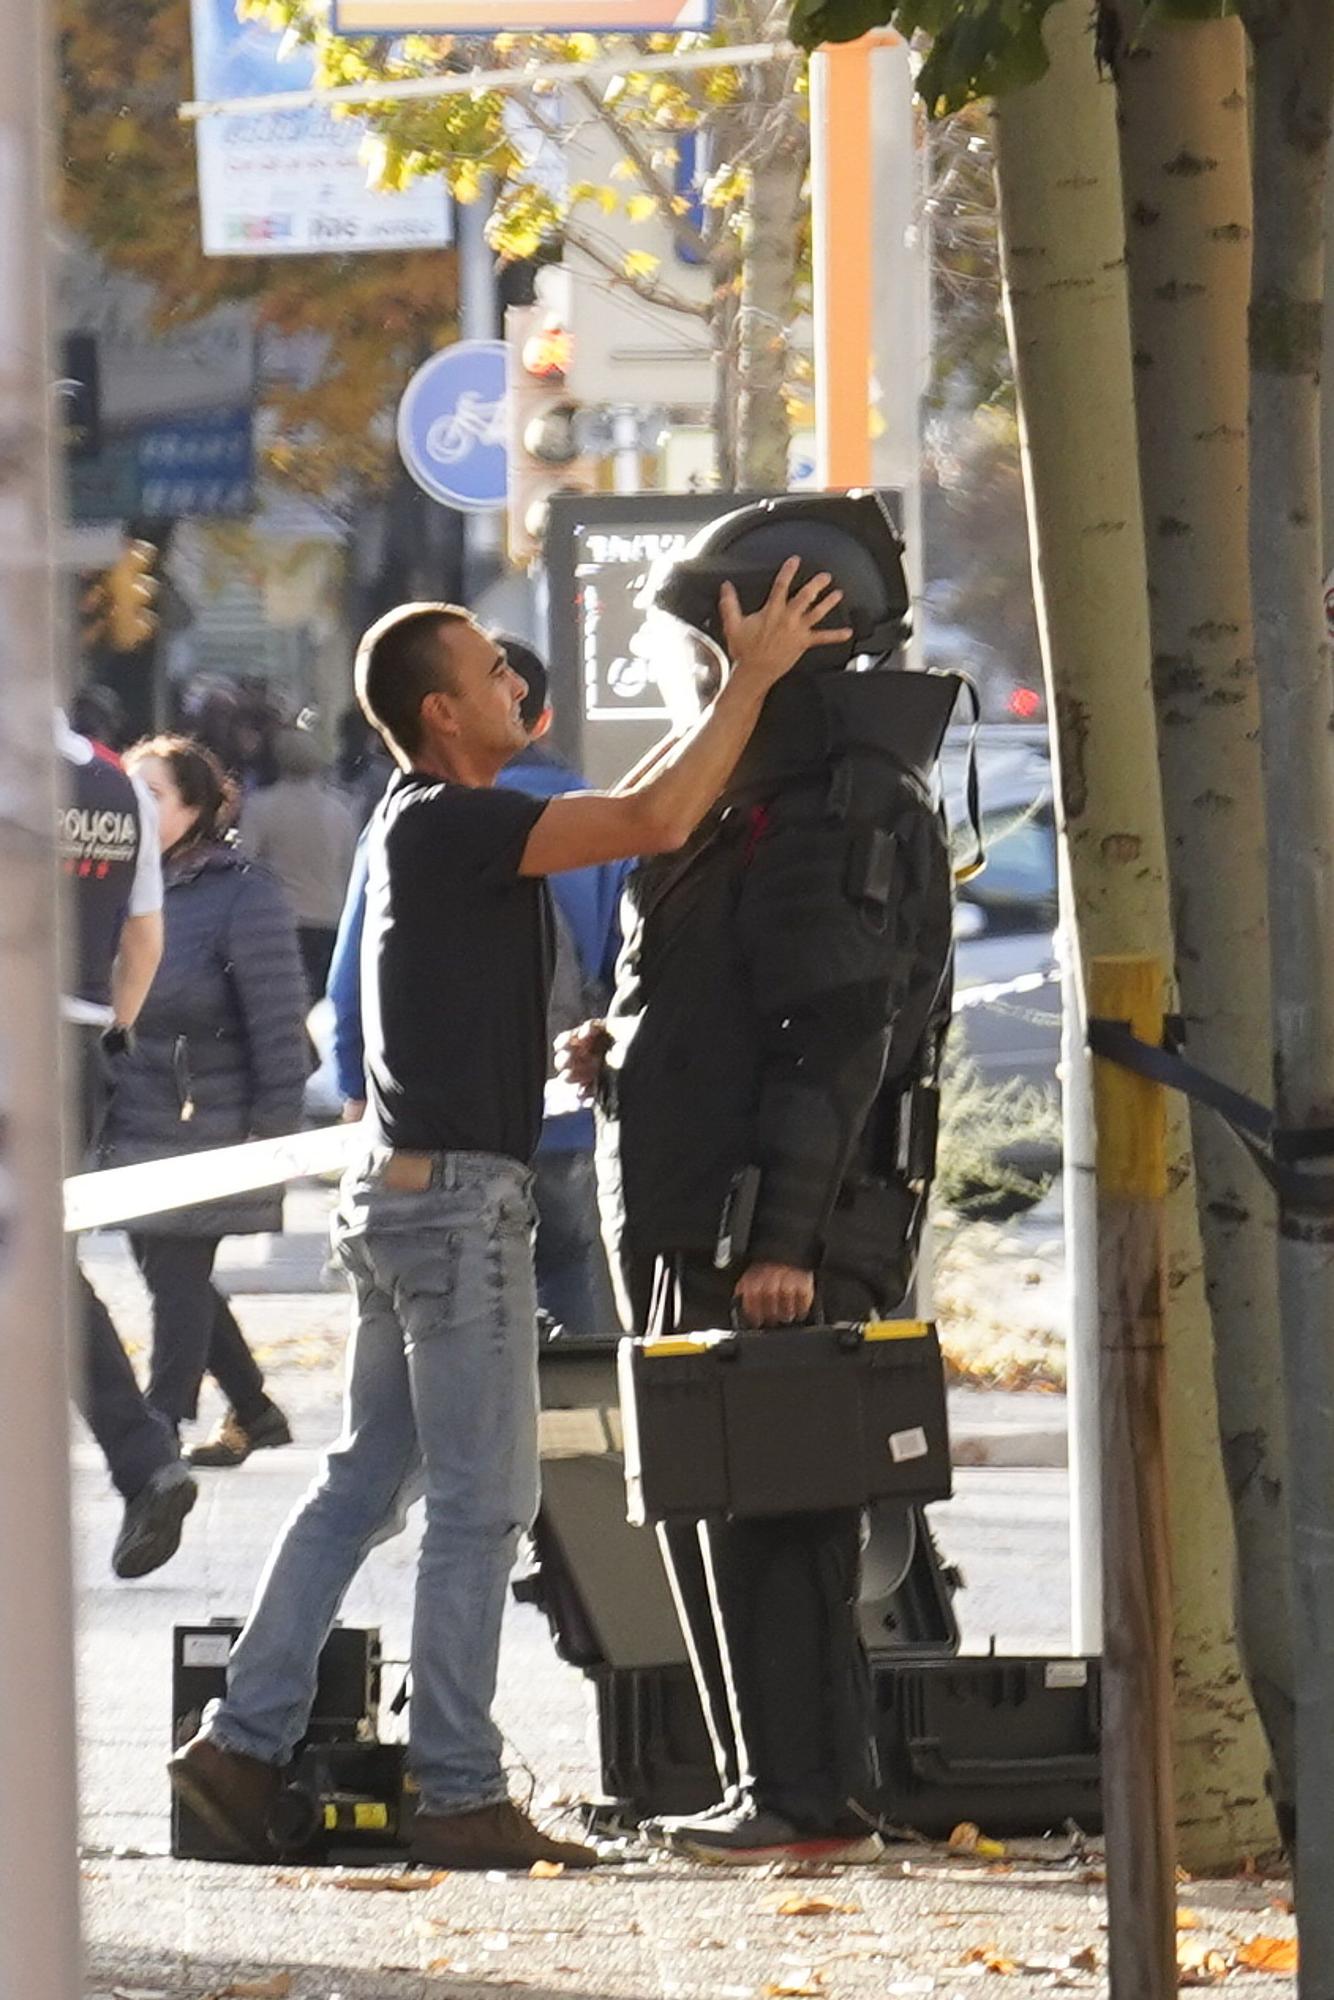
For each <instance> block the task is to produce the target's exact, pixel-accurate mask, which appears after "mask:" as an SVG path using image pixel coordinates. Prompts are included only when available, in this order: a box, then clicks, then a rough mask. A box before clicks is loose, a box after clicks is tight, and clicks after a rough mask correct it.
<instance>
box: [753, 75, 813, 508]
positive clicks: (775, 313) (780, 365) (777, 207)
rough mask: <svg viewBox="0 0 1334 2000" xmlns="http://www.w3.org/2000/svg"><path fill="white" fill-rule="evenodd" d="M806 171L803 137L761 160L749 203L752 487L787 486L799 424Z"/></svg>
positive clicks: (769, 489) (761, 489)
mask: <svg viewBox="0 0 1334 2000" xmlns="http://www.w3.org/2000/svg"><path fill="white" fill-rule="evenodd" d="M773 67H774V68H779V67H780V65H778V64H774V65H773ZM805 170H806V169H805V160H804V158H803V156H802V150H799V149H798V147H797V145H796V143H795V140H794V141H793V142H791V143H790V144H785V145H784V146H783V148H782V149H781V151H779V152H778V153H776V154H775V155H774V157H773V158H771V159H769V160H766V161H765V162H763V164H759V163H757V165H756V168H755V174H754V179H753V182H752V186H751V191H750V199H749V201H748V202H747V204H746V221H747V238H746V255H745V262H744V264H743V265H742V273H741V324H740V328H739V334H740V340H739V354H740V367H739V371H738V372H739V377H740V381H739V388H740V405H739V410H738V416H737V432H738V435H737V475H738V483H739V485H740V486H741V487H742V488H743V490H746V491H749V492H757V493H766V492H767V493H783V492H785V491H786V490H787V457H788V450H789V447H790V445H791V442H792V424H791V420H790V418H789V416H788V413H787V400H786V397H785V396H784V393H783V391H784V387H785V385H786V382H787V374H788V358H789V357H788V338H789V334H790V330H791V327H792V322H793V320H794V319H795V318H796V312H797V307H796V293H797V231H796V217H797V212H798V209H799V206H800V202H801V184H802V181H803V179H804V178H805Z"/></svg>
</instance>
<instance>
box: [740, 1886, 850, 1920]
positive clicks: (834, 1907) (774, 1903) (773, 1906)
mask: <svg viewBox="0 0 1334 2000" xmlns="http://www.w3.org/2000/svg"><path fill="white" fill-rule="evenodd" d="M760 1908H761V1909H762V1910H772V1911H773V1912H774V1913H775V1915H777V1916H780V1917H855V1916H856V1914H857V1905H856V1904H855V1903H836V1902H835V1901H834V1899H833V1897H832V1896H803V1895H801V1894H800V1893H798V1894H796V1895H794V1894H793V1893H792V1891H791V1890H790V1889H775V1890H774V1892H773V1894H772V1895H769V1896H766V1897H765V1898H764V1899H763V1901H762V1902H761V1904H760Z"/></svg>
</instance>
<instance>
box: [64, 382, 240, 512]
mask: <svg viewBox="0 0 1334 2000" xmlns="http://www.w3.org/2000/svg"><path fill="white" fill-rule="evenodd" d="M66 494H67V499H68V505H69V517H70V519H71V521H73V522H74V523H75V524H76V526H79V527H95V526H97V525H99V524H102V523H107V522H118V521H128V520H133V519H134V518H135V517H136V516H143V515H151V516H153V517H154V518H155V519H166V518H168V517H170V518H173V519H176V520H200V521H245V520H249V518H250V516H251V515H252V514H253V513H254V511H255V450H254V419H253V415H252V412H251V408H250V405H249V404H248V403H246V404H245V405H243V406H241V407H238V408H236V409H229V410H206V411H203V412H200V413H198V414H195V415H189V416H180V417H173V418H163V419H162V420H160V421H159V422H157V423H150V424H143V425H139V426H136V427H135V428H134V429H132V430H128V431H124V432H119V433H116V434H114V435H110V436H104V437H103V439H102V442H101V448H100V450H98V451H97V452H94V453H92V454H91V455H89V456H84V457H78V456H73V455H71V456H70V457H69V458H68V460H67V463H66Z"/></svg>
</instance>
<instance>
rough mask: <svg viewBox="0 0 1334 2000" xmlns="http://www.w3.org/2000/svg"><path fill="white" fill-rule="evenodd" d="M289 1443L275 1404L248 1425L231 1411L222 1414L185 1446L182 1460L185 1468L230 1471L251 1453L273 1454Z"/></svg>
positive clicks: (287, 1432)
mask: <svg viewBox="0 0 1334 2000" xmlns="http://www.w3.org/2000/svg"><path fill="white" fill-rule="evenodd" d="M291 1442H292V1433H291V1430H290V1429H289V1428H288V1423H287V1419H286V1417H285V1416H284V1415H283V1413H282V1411H281V1410H280V1409H279V1408H278V1405H277V1404H276V1403H268V1404H266V1405H265V1407H264V1409H263V1410H261V1411H260V1413H259V1415H258V1416H257V1417H255V1418H254V1419H252V1421H251V1422H250V1423H248V1424H243V1423H242V1422H241V1419H240V1418H239V1417H238V1416H237V1414H236V1412H235V1410H227V1411H225V1412H224V1413H223V1415H222V1416H220V1417H219V1418H218V1421H217V1423H216V1424H214V1426H213V1428H212V1430H211V1431H210V1432H209V1434H208V1436H207V1437H206V1438H204V1439H203V1440H202V1441H201V1442H200V1443H199V1444H192V1445H190V1446H189V1447H188V1449H187V1450H186V1451H185V1453H184V1458H185V1462H186V1464H187V1465H208V1466H216V1467H221V1468H223V1469H225V1470H230V1468H231V1467H232V1466H236V1465H244V1464H245V1462H246V1460H247V1459H248V1458H249V1456H250V1454H251V1452H252V1451H274V1450H276V1449H277V1448H278V1447H279V1446H280V1445H284V1444H290V1443H291Z"/></svg>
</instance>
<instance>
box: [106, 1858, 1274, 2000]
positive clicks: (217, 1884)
mask: <svg viewBox="0 0 1334 2000" xmlns="http://www.w3.org/2000/svg"><path fill="white" fill-rule="evenodd" d="M1066 1856H1068V1844H1067V1843H1060V1844H1059V1845H1058V1844H1055V1843H1052V1844H1050V1845H1049V1847H1048V1849H1047V1851H1046V1853H1045V1854H1043V1853H1042V1850H1041V1849H1040V1848H1039V1847H1038V1844H1037V1843H1027V1844H1026V1846H1025V1850H1024V1856H1023V1858H1015V1859H1008V1858H1007V1859H1006V1860H1004V1861H1001V1862H998V1863H991V1864H978V1863H975V1862H969V1861H966V1860H964V1859H961V1858H955V1857H951V1856H948V1855H946V1854H944V1853H942V1852H941V1851H939V1850H929V1849H918V1850H911V1849H902V1848H901V1849H896V1850H895V1851H894V1852H893V1854H892V1855H891V1856H890V1857H889V1858H887V1859H886V1860H885V1861H884V1862H883V1863H881V1864H880V1865H878V1866H875V1867H863V1868H850V1869H841V1870H831V1871H826V1872H825V1873H823V1874H820V1875H815V1876H812V1875H811V1874H809V1873H808V1874H802V1875H793V1874H786V1875H778V1874H770V1873H768V1872H765V1873H763V1874H757V1873H756V1872H755V1871H751V1870H746V1871H735V1872H728V1873H725V1874H720V1873H719V1872H718V1871H710V1870H707V1869H696V1868H691V1867H690V1866H688V1865H687V1864H684V1863H678V1862H658V1863H653V1862H648V1863H644V1864H638V1865H632V1866H628V1867H624V1868H619V1869H616V1868H611V1869H607V1870H599V1871H597V1872H596V1873H595V1874H592V1875H574V1876H569V1877H564V1878H562V1879H559V1880H543V1881H533V1880H529V1879H526V1878H525V1877H523V1876H505V1875H499V1874H496V1875H483V1876H476V1875H448V1876H443V1877H440V1878H438V1879H436V1878H433V1877H431V1876H425V1875H423V1876H420V1877H416V1876H404V1875H401V1874H400V1875H391V1874H388V1873H385V1874H380V1875H375V1874H367V1873H366V1872H358V1873H356V1874H352V1873H351V1872H348V1873H343V1874H340V1873H337V1872H335V1871H331V1870H320V1869H282V1868H265V1869H257V1868H224V1867H214V1866H205V1865H203V1864H199V1863H183V1862H165V1861H164V1862H155V1861H128V1860H122V1861H114V1860H94V1861H90V1862H88V1863H87V1864H86V1865H85V1868H84V1897H85V1906H86V1912H87V1928H88V1935H89V1941H90V1960H89V1980H90V1983H89V1989H88V1990H89V1993H90V1994H92V1995H96V1996H98V2000H112V1996H113V1995H114V1996H118V2000H159V1996H163V2000H166V1997H167V1996H169V2000H203V1996H206V1995H207V1996H212V1997H213V2000H222V1996H234V1997H235V2000H494V1996H498V1995H516V1996H519V2000H787V1997H788V1996H793V2000H795V1997H796V1996H809V2000H897V1997H898V1996H904V2000H906V1996H910V1995H911V1996H932V2000H984V1996H986V1995H987V1994H989V1993H991V1992H992V1991H993V1990H994V1991H995V1992H996V1993H997V1994H999V1995H1000V1996H1002V2000H1035V1996H1037V1995H1040V1994H1044V1995H1045V1994H1049V1993H1053V1992H1061V1993H1072V1994H1073V1993H1082V1994H1086V1995H1089V1996H1098V1995H1105V1994H1106V1991H1107V1985H1106V1963H1107V1939H1106V1932H1105V1929H1104V1927H1103V1926H1104V1904H1103V1891H1102V1887H1101V1881H1100V1879H1099V1870H1098V1868H1097V1866H1096V1864H1095V1865H1093V1866H1090V1865H1089V1864H1088V1860H1087V1858H1083V1859H1081V1858H1078V1857H1076V1858H1073V1859H1071V1858H1063V1857H1066ZM410 1886H411V1889H412V1893H405V1892H406V1891H408V1889H409V1887H410ZM350 1891H356V1892H357V1893H349V1892H350ZM377 1892H378V1893H377ZM1285 1896H1286V1887H1285V1885H1282V1884H1278V1883H1271V1882H1266V1881H1261V1880H1258V1879H1249V1880H1243V1881H1235V1882H1221V1883H1215V1882H1204V1883H1188V1884H1183V1885H1182V1887H1181V1891H1180V1897H1181V1901H1180V1908H1181V1911H1182V1918H1181V1921H1183V1922H1184V1923H1185V1924H1187V1925H1189V1926H1190V1928H1188V1929H1186V1930H1183V1931H1182V1933H1181V1936H1182V1941H1183V1945H1184V1947H1185V1950H1186V1952H1187V1954H1188V1956H1189V1957H1191V1958H1193V1959H1194V1960H1195V1961H1196V1962H1197V1963H1200V1964H1202V1965H1203V1966H1204V1967H1206V1968H1207V1967H1208V1966H1210V1965H1211V1964H1214V1965H1216V1966H1217V1967H1218V1968H1219V1972H1218V1977H1219V1978H1220V1979H1221V1980H1222V1981H1223V1983H1224V1984H1225V1985H1226V1987H1227V1989H1228V1990H1230V1991H1234V1992H1235V1994H1236V2000H1291V1996H1292V1994H1293V1990H1294V1989H1293V1982H1292V1979H1291V1978H1290V1977H1285V1976H1277V1977H1275V1976H1265V1975H1259V1974H1254V1973H1251V1972H1249V1971H1245V1970H1235V1971H1233V1970H1232V1969H1231V1968H1232V1966H1233V1965H1234V1963H1235V1961H1236V1954H1237V1952H1238V1950H1239V1948H1244V1947H1245V1944H1246V1941H1247V1940H1254V1939H1257V1938H1259V1939H1270V1940H1275V1941H1276V1944H1274V1945H1270V1946H1268V1947H1265V1948H1266V1949H1268V1950H1269V1951H1270V1952H1271V1953H1273V1952H1275V1951H1276V1949H1281V1948H1282V1947H1285V1946H1286V1947H1287V1948H1289V1949H1290V1942H1289V1941H1290V1940H1291V1937H1292V1934H1293V1920H1292V1917H1291V1916H1290V1915H1289V1914H1288V1913H1287V1912H1286V1910H1285V1909H1282V1908H1275V1907H1274V1905H1275V1904H1276V1903H1277V1904H1281V1903H1282V1902H1283V1900H1284V1898H1285ZM1251 1949H1252V1952H1253V1954H1255V1955H1258V1953H1259V1950H1260V1949H1261V1948H1260V1947H1258V1946H1252V1948H1251ZM1211 1955H1212V1956H1211ZM1187 1983H1188V1984H1193V1983H1201V1984H1214V1983H1215V1980H1214V1979H1213V1978H1202V1979H1201V1980H1200V1981H1199V1982H1195V1981H1189V1980H1188V1981H1187Z"/></svg>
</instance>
